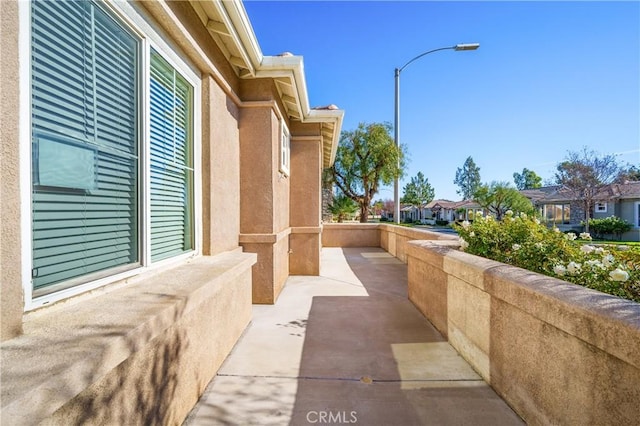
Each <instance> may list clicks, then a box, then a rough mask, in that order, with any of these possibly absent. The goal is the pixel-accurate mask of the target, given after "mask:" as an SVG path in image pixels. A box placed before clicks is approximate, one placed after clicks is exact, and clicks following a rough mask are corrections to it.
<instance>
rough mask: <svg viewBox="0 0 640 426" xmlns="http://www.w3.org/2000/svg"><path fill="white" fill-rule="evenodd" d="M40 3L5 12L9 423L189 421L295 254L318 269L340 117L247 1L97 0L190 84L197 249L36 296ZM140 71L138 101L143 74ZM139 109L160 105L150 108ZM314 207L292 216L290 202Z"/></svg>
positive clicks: (2, 322)
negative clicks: (285, 162)
mask: <svg viewBox="0 0 640 426" xmlns="http://www.w3.org/2000/svg"><path fill="white" fill-rule="evenodd" d="M52 4H53V3H52ZM87 4H89V3H87ZM31 5H32V4H31V2H27V1H18V0H8V1H3V2H1V3H0V7H1V16H0V24H1V25H0V31H1V32H2V41H3V48H2V51H1V61H0V66H1V67H2V73H1V80H0V85H1V87H2V106H1V108H2V116H3V119H2V121H1V122H0V134H1V136H2V138H1V150H2V156H1V157H0V161H1V169H0V173H1V175H0V191H1V194H2V200H3V202H2V203H1V206H0V213H1V217H0V219H1V220H0V222H1V223H2V238H1V240H0V244H1V251H0V255H1V256H0V280H1V281H0V340H2V343H1V344H0V345H1V346H0V356H1V360H0V361H1V362H0V364H1V370H0V374H1V381H2V388H1V390H0V391H1V392H2V395H1V398H0V400H1V408H0V411H1V413H2V418H1V423H2V424H5V423H6V424H14V425H20V424H34V423H40V422H51V423H58V424H73V423H102V424H106V423H113V424H115V423H120V424H122V423H123V422H130V423H138V424H148V423H162V424H175V423H181V422H182V420H183V419H184V417H185V416H186V414H187V413H188V412H189V410H190V409H191V407H192V406H193V405H194V404H195V402H196V401H197V399H198V397H199V396H200V394H201V393H202V392H203V390H204V388H205V386H206V385H207V383H208V382H209V380H210V379H211V377H212V376H213V375H214V374H215V373H216V371H217V369H218V368H219V366H220V365H221V363H222V362H223V361H224V359H225V357H226V356H227V354H228V353H229V351H231V349H232V348H233V345H234V344H235V342H236V341H237V339H238V338H239V336H240V335H241V333H242V332H243V330H244V328H245V327H246V325H247V324H248V323H249V321H250V319H251V305H252V302H259V303H273V302H274V301H275V299H276V298H277V295H278V294H279V292H280V289H281V287H282V285H283V284H284V281H285V280H286V278H287V276H288V275H289V273H290V257H292V256H296V253H297V255H298V256H299V257H306V259H305V262H306V264H303V266H300V267H296V268H297V269H296V268H293V269H294V270H296V271H298V270H303V271H307V272H309V273H313V272H314V271H316V270H319V261H320V259H319V250H317V251H316V250H315V249H314V247H315V246H316V244H317V242H318V241H319V235H320V232H321V223H320V219H319V214H316V212H315V209H316V207H317V206H319V200H320V190H319V185H315V183H314V182H315V181H316V180H317V181H318V182H319V179H320V170H321V168H322V167H327V166H328V165H330V164H331V162H332V161H333V158H334V156H335V148H336V146H335V144H336V143H337V140H338V135H339V133H340V127H341V123H342V116H343V112H342V111H340V110H331V111H321V110H313V109H311V108H310V107H309V104H308V99H307V94H306V85H305V84H304V72H303V66H302V58H301V57H299V56H297V57H296V56H290V55H288V56H285V57H266V56H263V55H262V53H261V51H260V48H259V45H258V43H257V40H256V39H255V35H254V34H253V31H252V29H251V27H250V23H249V20H248V17H247V16H246V12H245V11H244V7H243V6H242V3H241V2H239V1H235V2H222V1H220V0H208V1H181V2H177V1H163V0H159V1H154V2H148V1H139V2H136V1H134V2H111V1H105V2H96V3H91V5H93V6H91V7H97V8H99V12H100V13H102V12H104V13H105V14H106V16H108V17H109V19H112V20H113V21H114V22H116V23H117V25H121V26H122V28H125V31H131V32H132V33H135V37H138V42H139V43H140V44H141V45H144V46H145V49H140V52H141V53H140V55H148V53H147V52H149V51H150V49H149V47H152V48H153V49H158V51H159V52H160V55H162V56H163V58H164V56H165V55H166V58H165V59H166V60H167V61H168V63H169V64H170V65H171V66H175V67H177V68H176V69H178V72H179V73H180V72H182V71H181V70H183V69H184V70H187V71H188V73H189V76H193V77H189V78H190V79H191V80H190V84H191V81H193V87H194V91H193V97H192V98H190V99H192V104H190V105H191V107H192V108H193V112H192V114H193V120H194V122H193V126H192V129H191V131H193V135H194V137H193V148H192V149H193V153H194V155H193V169H194V179H193V187H192V189H190V190H192V191H193V192H192V196H191V197H192V198H191V199H192V200H193V201H192V204H191V208H192V210H193V214H192V217H193V222H194V225H193V236H194V241H195V243H194V245H193V249H192V250H191V251H187V252H186V253H183V254H181V255H179V256H175V257H171V258H168V259H166V260H163V261H158V262H155V261H151V262H149V261H145V260H143V259H142V258H141V260H140V263H141V265H140V266H137V265H133V266H134V267H133V268H129V269H128V270H127V271H125V272H123V273H120V272H118V273H115V272H113V273H112V272H111V271H107V273H106V274H105V276H104V277H103V278H100V279H98V280H96V281H89V282H88V283H81V284H80V285H79V286H75V287H74V286H71V285H68V286H66V287H65V288H64V289H63V290H61V291H58V290H55V291H51V292H49V293H47V294H44V295H43V296H39V295H37V297H34V296H32V284H31V273H30V272H31V269H32V266H31V262H32V260H31V258H32V254H31V245H32V240H31V234H32V223H31V221H32V219H31V204H32V195H31V193H32V188H31V185H32V183H31V176H32V172H31V164H32V159H31V156H32V153H31V146H32V141H31V139H32V135H31V121H30V120H31V118H30V117H31V113H30V112H31V103H32V99H31V95H30V87H31V84H32V83H31V78H30V74H31V73H30V68H29V62H30V55H31V53H30V50H31V48H30V43H31V42H30V40H31V36H30V26H31V25H33V24H32V22H33V21H32V19H31V16H30V15H31ZM55 7H58V6H55ZM60 7H62V6H60ZM64 7H66V6H64ZM74 7H75V6H74ZM92 19H93V18H92ZM70 25H71V24H70ZM140 67H141V70H140V77H139V78H141V82H140V84H141V87H142V89H141V93H143V94H144V93H145V91H146V90H147V89H146V88H145V87H144V84H145V83H144V82H145V81H147V80H144V79H143V77H142V76H143V74H144V73H148V67H149V65H148V64H147V63H146V61H143V60H141V61H140ZM145 67H147V69H145ZM148 90H149V91H150V90H151V89H148ZM285 96H286V99H287V100H288V103H287V102H284V101H283V98H284V97H285ZM136 102H138V103H139V104H140V109H141V110H145V111H146V110H148V109H150V107H149V105H148V102H150V101H149V100H148V98H146V97H144V96H142V95H141V96H140V97H139V98H136ZM139 123H140V124H139V125H140V126H143V125H144V124H143V123H144V119H140V122H139ZM283 125H285V126H286V127H287V128H289V129H290V132H291V139H292V141H293V142H292V155H291V163H290V171H289V173H288V174H283V173H282V172H281V170H280V169H281V168H280V158H281V149H282V148H281V142H282V139H281V136H282V133H281V132H282V128H283ZM139 131H140V135H141V136H140V146H143V145H144V146H148V144H149V141H148V139H147V136H146V134H145V133H144V131H143V130H142V127H140V128H139ZM300 136H302V139H300ZM296 138H298V139H296ZM309 148H310V149H309ZM140 149H141V150H143V149H144V148H140ZM301 161H302V162H304V161H310V162H311V163H312V164H315V165H317V167H316V166H315V165H314V167H301V166H300V163H301ZM144 167H145V162H144V161H143V162H142V163H141V165H140V168H141V169H143V168H144ZM140 176H142V175H140ZM140 176H138V177H137V179H140V182H141V187H142V188H143V191H142V193H144V192H145V191H149V192H150V189H147V187H146V186H145V185H148V182H147V181H146V180H145V179H147V178H144V177H140ZM296 185H298V186H296ZM141 197H142V196H141ZM316 198H317V199H318V203H315V202H311V203H308V205H309V207H308V208H307V209H306V210H304V209H303V212H302V213H299V214H298V213H296V214H298V216H296V214H294V215H293V216H294V218H292V215H291V206H292V205H294V206H295V205H297V204H299V201H300V199H305V200H315V199H316ZM137 200H138V201H137V202H139V204H140V205H139V208H140V209H141V211H145V210H144V209H146V208H147V207H146V206H145V205H144V203H143V202H142V200H143V198H139V199H137ZM294 203H295V204H294ZM146 226H150V225H149V223H148V222H146V221H145V220H142V221H141V229H142V230H141V231H140V233H139V234H138V238H139V239H140V240H139V241H140V244H141V245H142V246H144V247H146V246H145V244H148V243H146V242H145V240H144V239H143V235H144V232H147V231H145V230H144V229H143V228H145V227H146ZM145 229H146V228H145ZM148 232H150V231H148ZM292 233H295V235H296V236H295V237H294V238H291V235H292ZM292 247H293V248H295V250H294V251H293V252H292ZM144 250H146V249H143V250H142V252H144ZM298 263H304V262H298ZM81 278H82V277H81ZM27 406H28V407H30V409H29V410H25V409H24V407H27Z"/></svg>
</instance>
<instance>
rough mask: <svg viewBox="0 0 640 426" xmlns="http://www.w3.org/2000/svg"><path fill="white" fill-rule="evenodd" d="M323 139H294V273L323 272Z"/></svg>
mask: <svg viewBox="0 0 640 426" xmlns="http://www.w3.org/2000/svg"><path fill="white" fill-rule="evenodd" d="M308 127H310V129H308V130H307V129H304V128H303V127H302V126H297V127H296V130H297V131H300V132H304V133H310V131H314V130H315V131H319V130H320V129H319V127H318V126H308ZM305 130H307V131H305ZM321 176H322V139H321V135H320V134H319V133H318V134H316V135H315V136H313V135H307V136H298V135H297V134H296V135H295V136H293V137H292V140H291V199H290V209H289V218H290V219H289V220H290V223H291V227H292V234H291V236H290V239H289V243H290V246H291V247H290V248H291V253H290V256H289V272H290V273H291V274H293V275H318V274H320V246H321V241H320V230H321V228H320V224H321V219H322V212H321V209H322V205H321V204H322V199H321V191H322V182H321Z"/></svg>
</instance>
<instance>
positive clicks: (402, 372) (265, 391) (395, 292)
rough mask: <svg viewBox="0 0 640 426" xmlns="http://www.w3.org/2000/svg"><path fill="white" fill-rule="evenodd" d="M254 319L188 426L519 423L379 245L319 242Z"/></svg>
mask: <svg viewBox="0 0 640 426" xmlns="http://www.w3.org/2000/svg"><path fill="white" fill-rule="evenodd" d="M322 256H323V258H322V272H321V276H319V277H306V276H293V277H290V278H289V280H288V281H287V284H286V287H285V288H284V290H283V292H282V294H281V296H280V298H279V299H278V302H277V303H276V304H275V305H273V306H266V305H254V307H253V321H252V323H251V324H250V326H249V327H248V328H247V330H246V331H245V334H244V335H243V337H242V338H241V339H240V341H239V342H238V344H237V345H236V347H235V348H234V350H233V352H232V353H231V355H229V357H228V358H227V360H226V361H225V363H224V365H223V366H222V368H221V369H220V371H219V372H218V374H217V376H216V377H215V378H214V379H213V380H212V381H211V383H210V384H209V386H208V387H207V389H206V391H205V393H204V395H203V396H202V398H201V399H200V401H199V403H198V404H197V405H196V407H195V408H194V409H193V411H192V412H191V414H190V415H189V417H188V418H187V420H186V421H185V425H189V426H210V425H296V426H297V425H306V424H361V425H402V426H408V425H465V424H469V425H513V424H522V421H521V420H520V418H519V417H518V416H517V415H516V414H515V413H514V412H513V411H512V410H511V409H510V408H509V407H508V406H507V405H506V403H505V402H504V401H502V399H500V397H499V396H497V395H496V393H495V392H494V391H493V390H492V389H491V388H490V387H489V386H488V385H487V384H486V383H485V382H484V381H483V380H482V379H481V378H480V376H478V375H477V374H476V373H475V372H474V371H473V370H472V369H471V367H469V365H468V364H467V363H466V362H465V361H464V359H462V357H460V356H459V355H458V353H457V352H456V351H455V350H454V349H453V348H452V347H451V346H450V345H449V344H448V343H447V342H446V341H445V340H444V338H443V337H442V336H441V335H440V334H439V333H438V332H437V331H436V330H435V329H434V328H433V326H431V324H430V323H429V322H428V321H427V320H426V319H424V317H422V315H420V313H419V312H418V311H417V310H416V309H415V308H414V306H413V305H412V304H411V302H410V301H409V300H408V299H407V294H406V287H407V284H406V281H407V268H406V265H404V264H403V263H401V262H400V261H398V260H397V259H395V258H394V257H392V256H391V255H389V254H388V253H387V252H385V251H384V250H382V249H378V248H362V249H353V248H345V249H341V248H323V251H322Z"/></svg>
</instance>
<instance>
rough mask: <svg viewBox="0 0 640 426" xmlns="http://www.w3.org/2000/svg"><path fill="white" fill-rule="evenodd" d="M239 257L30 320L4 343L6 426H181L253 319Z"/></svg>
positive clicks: (248, 259) (246, 269)
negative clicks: (172, 425)
mask: <svg viewBox="0 0 640 426" xmlns="http://www.w3.org/2000/svg"><path fill="white" fill-rule="evenodd" d="M255 261H256V256H255V254H249V253H242V252H240V251H234V252H228V253H224V254H221V255H218V256H214V257H200V258H196V259H193V260H190V261H189V262H186V263H183V264H181V265H179V266H176V267H174V268H172V269H170V270H167V271H164V272H161V273H157V274H155V275H153V276H150V277H148V278H145V279H143V280H140V281H138V282H135V283H129V284H127V285H125V286H122V287H120V288H116V289H113V290H111V291H109V292H107V293H106V294H102V293H101V294H100V295H99V297H96V296H95V295H94V296H87V297H84V298H83V299H82V301H81V303H66V304H59V306H58V305H56V306H53V307H51V308H48V309H46V310H44V311H42V312H38V311H35V312H33V313H31V314H29V315H28V316H27V317H26V318H25V321H24V334H23V335H21V336H19V337H16V338H14V339H11V340H8V341H6V342H3V343H2V346H1V347H0V349H1V357H2V362H1V373H2V389H1V392H2V395H1V396H2V398H1V401H2V407H1V413H2V414H1V421H0V423H1V424H3V425H4V424H7V425H27V424H28V425H31V424H65V425H71V424H83V425H84V424H180V423H182V421H183V420H184V418H185V417H186V416H187V414H188V413H189V411H190V410H191V409H192V408H193V406H194V405H195V403H196V402H197V400H198V398H199V397H200V395H201V394H202V392H203V391H204V389H205V387H206V386H207V384H208V383H209V381H210V380H211V379H212V378H213V376H214V375H215V373H216V372H217V370H218V368H219V367H220V365H221V364H222V362H223V361H224V359H225V358H226V356H227V355H228V353H229V352H230V351H231V349H232V348H233V346H234V344H235V342H236V341H237V340H238V338H239V337H240V335H241V334H242V332H243V330H244V329H245V327H246V326H247V324H248V323H249V321H250V319H251V266H252V265H253V264H254V263H255Z"/></svg>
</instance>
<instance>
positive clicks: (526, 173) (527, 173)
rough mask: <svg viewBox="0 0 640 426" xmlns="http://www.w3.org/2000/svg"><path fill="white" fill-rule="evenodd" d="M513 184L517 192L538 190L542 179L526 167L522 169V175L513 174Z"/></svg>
mask: <svg viewBox="0 0 640 426" xmlns="http://www.w3.org/2000/svg"><path fill="white" fill-rule="evenodd" d="M513 182H514V183H515V184H516V188H518V189H519V190H523V189H533V188H540V187H541V186H542V178H541V177H540V176H538V175H537V174H536V172H534V171H533V170H529V169H527V168H526V167H525V168H524V169H522V173H518V172H516V173H514V174H513Z"/></svg>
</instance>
